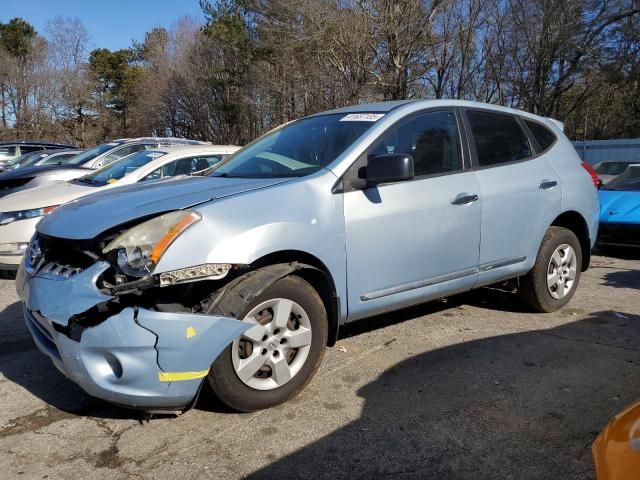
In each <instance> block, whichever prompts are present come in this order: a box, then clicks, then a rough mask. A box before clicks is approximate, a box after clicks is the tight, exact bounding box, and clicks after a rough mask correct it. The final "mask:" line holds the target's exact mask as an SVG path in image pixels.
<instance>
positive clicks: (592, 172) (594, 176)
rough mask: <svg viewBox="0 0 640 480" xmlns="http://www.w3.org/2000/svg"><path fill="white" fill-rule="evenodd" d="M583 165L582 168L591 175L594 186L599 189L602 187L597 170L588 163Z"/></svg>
mask: <svg viewBox="0 0 640 480" xmlns="http://www.w3.org/2000/svg"><path fill="white" fill-rule="evenodd" d="M581 165H582V168H584V169H585V170H586V171H587V172H588V173H589V175H591V180H592V181H593V186H594V187H596V188H598V186H599V185H600V180H599V179H598V172H596V171H595V169H594V168H593V167H592V166H591V165H589V164H588V163H586V162H582V164H581Z"/></svg>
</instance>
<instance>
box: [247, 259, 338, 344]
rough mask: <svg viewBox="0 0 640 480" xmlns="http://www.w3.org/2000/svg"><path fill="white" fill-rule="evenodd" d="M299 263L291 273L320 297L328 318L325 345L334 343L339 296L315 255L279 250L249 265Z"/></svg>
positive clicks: (326, 271)
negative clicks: (308, 285) (327, 333)
mask: <svg viewBox="0 0 640 480" xmlns="http://www.w3.org/2000/svg"><path fill="white" fill-rule="evenodd" d="M294 263H297V264H299V266H300V268H297V269H296V270H294V271H293V272H291V274H292V275H297V276H299V277H301V278H303V279H304V280H305V281H307V282H309V284H311V286H312V287H313V288H314V289H315V290H316V292H318V295H320V298H321V299H322V301H323V303H324V305H325V309H326V310H327V318H328V320H329V336H328V339H327V345H328V346H330V347H331V346H333V345H335V343H336V341H337V339H338V330H339V326H340V297H339V296H338V291H337V289H336V284H335V281H334V279H333V276H332V275H331V272H330V270H329V268H327V266H326V265H325V263H324V262H323V261H322V260H320V259H319V258H318V257H316V256H315V255H312V254H310V253H308V252H304V251H301V250H280V251H276V252H272V253H269V254H267V255H264V256H262V257H260V258H258V259H256V260H254V261H253V262H251V267H252V268H255V269H258V268H263V267H266V266H269V265H277V264H294Z"/></svg>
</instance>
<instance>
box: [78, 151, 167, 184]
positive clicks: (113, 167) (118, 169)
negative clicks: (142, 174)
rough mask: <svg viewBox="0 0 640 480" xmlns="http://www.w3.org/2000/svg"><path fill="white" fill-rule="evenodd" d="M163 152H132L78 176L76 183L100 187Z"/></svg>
mask: <svg viewBox="0 0 640 480" xmlns="http://www.w3.org/2000/svg"><path fill="white" fill-rule="evenodd" d="M165 154H166V153H165V152H155V151H150V150H145V151H142V152H137V153H132V154H131V155H129V156H127V157H124V158H121V159H120V160H116V161H115V162H112V163H110V164H109V165H106V166H104V167H102V168H100V169H98V170H96V171H95V172H92V173H90V174H89V175H85V176H84V177H80V178H78V179H77V180H75V181H76V182H77V183H86V184H89V185H92V186H96V187H101V186H104V185H106V184H108V183H113V182H115V181H117V180H120V179H121V178H122V177H124V176H125V175H128V174H130V173H131V172H134V171H135V170H137V169H139V168H140V167H142V166H144V165H146V164H147V163H149V162H151V161H153V160H155V159H156V158H160V157H161V156H163V155H165Z"/></svg>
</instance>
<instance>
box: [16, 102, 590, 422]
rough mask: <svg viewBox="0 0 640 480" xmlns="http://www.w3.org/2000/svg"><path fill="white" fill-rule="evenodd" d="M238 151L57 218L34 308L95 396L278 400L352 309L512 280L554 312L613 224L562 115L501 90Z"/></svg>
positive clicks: (291, 130) (40, 233)
mask: <svg viewBox="0 0 640 480" xmlns="http://www.w3.org/2000/svg"><path fill="white" fill-rule="evenodd" d="M219 165H220V166H219V167H218V168H216V170H215V171H214V172H213V173H211V174H210V175H209V176H207V177H195V178H186V179H183V180H173V181H160V182H151V183H149V184H144V185H135V186H127V187H121V188H116V189H112V190H110V191H109V192H108V193H105V194H96V195H91V196H88V197H85V198H83V199H81V200H78V201H74V202H72V203H69V204H67V205H66V206H63V207H60V208H58V209H57V210H55V211H54V212H53V213H52V214H51V215H49V216H47V217H44V218H43V220H42V221H41V222H40V223H39V224H38V227H37V233H36V235H35V236H34V238H33V239H32V241H31V243H30V246H29V248H28V251H27V253H26V256H25V260H24V262H23V265H22V266H21V268H20V271H19V274H18V279H17V288H18V292H19V294H20V297H21V299H22V301H23V302H24V317H25V321H26V324H27V326H28V328H29V330H30V332H31V334H32V335H33V338H34V340H35V342H36V344H37V346H38V347H39V348H40V350H41V351H42V352H44V353H45V354H46V355H48V356H49V357H50V358H51V359H52V361H53V362H54V364H55V365H56V366H57V367H58V368H59V369H60V370H61V371H62V372H63V373H64V374H65V375H67V376H68V377H69V378H70V379H71V380H73V381H74V382H76V383H77V384H79V385H80V386H81V387H82V388H83V389H85V390H86V391H87V392H88V393H89V394H91V395H95V396H96V397H100V398H103V399H106V400H108V401H111V402H114V403H117V404H121V405H127V406H134V407H138V408H144V409H147V410H150V411H157V410H173V411H176V410H183V409H185V408H188V407H189V406H190V405H192V404H193V402H194V401H195V399H196V398H197V396H198V393H199V392H200V389H201V386H202V384H203V381H204V379H205V378H206V379H207V380H208V382H209V383H210V385H211V387H212V388H213V390H214V392H215V393H216V394H217V395H218V396H219V397H220V399H221V400H222V401H224V402H225V403H226V404H228V405H229V406H231V407H233V408H234V409H237V410H240V411H252V410H256V409H261V408H267V407H270V406H273V405H276V404H278V403H280V402H283V401H285V400H287V399H290V398H291V397H292V396H294V395H296V394H297V393H298V392H300V390H302V388H304V386H305V385H306V384H307V383H308V382H309V380H310V379H311V378H312V376H313V374H314V373H315V371H316V370H317V368H318V366H319V365H320V362H321V359H322V356H323V352H324V349H325V347H326V346H327V345H332V344H333V343H334V342H335V341H336V338H337V336H338V330H339V327H340V326H341V325H343V324H344V323H347V322H351V321H354V320H360V319H363V318H366V317H370V316H372V315H375V314H379V313H383V312H388V311H391V310H396V309H400V308H403V307H406V306H409V305H414V304H417V303H421V302H426V301H429V300H433V299H436V298H440V297H444V296H448V295H452V294H455V293H458V292H463V291H466V290H470V289H473V288H478V287H481V286H483V285H489V284H495V283H497V282H502V281H506V280H509V279H516V280H517V284H518V286H519V289H520V291H521V293H522V296H523V298H524V299H525V300H526V301H527V302H528V304H529V305H530V306H531V307H532V308H533V309H534V310H536V311H540V312H550V311H553V310H556V309H558V308H560V307H562V306H564V305H565V304H566V303H567V302H568V301H569V299H570V298H571V297H572V295H573V294H574V292H575V290H576V288H577V286H578V282H579V280H580V273H581V272H582V271H584V270H585V269H586V268H587V267H588V265H589V258H590V250H591V247H592V245H593V243H594V240H595V238H596V232H597V227H598V199H597V194H596V188H595V186H594V180H593V178H592V177H590V175H589V172H588V171H587V169H586V168H583V166H581V163H580V160H579V158H578V156H577V154H576V152H575V150H574V148H573V146H572V145H571V143H570V142H569V141H568V140H567V138H566V137H565V135H564V134H563V133H562V125H561V124H560V123H559V122H556V121H554V120H550V119H545V118H540V117H537V116H535V115H531V114H528V113H525V112H521V111H517V110H511V109H507V108H501V107H496V106H492V105H486V104H479V103H472V102H462V101H448V100H447V101H445V100H442V101H403V102H391V103H378V104H370V105H360V106H354V107H349V108H344V109H339V110H334V111H330V112H325V113H320V114H317V115H313V116H310V117H307V118H303V119H301V120H298V121H295V122H292V123H289V124H287V125H285V126H283V127H281V128H279V129H276V130H274V131H272V132H270V133H268V134H266V135H265V136H263V137H262V138H260V139H258V140H256V141H255V142H253V143H252V144H250V145H248V146H247V147H245V148H244V149H242V150H240V151H239V152H238V153H237V154H235V155H234V156H232V157H231V158H229V159H228V160H225V161H223V162H221V163H220V164H219ZM487 295H490V293H489V292H487Z"/></svg>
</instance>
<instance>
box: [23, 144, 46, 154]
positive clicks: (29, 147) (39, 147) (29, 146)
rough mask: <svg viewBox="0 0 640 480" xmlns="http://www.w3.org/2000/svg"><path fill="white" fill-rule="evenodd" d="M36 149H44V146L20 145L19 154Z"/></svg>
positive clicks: (35, 150)
mask: <svg viewBox="0 0 640 480" xmlns="http://www.w3.org/2000/svg"><path fill="white" fill-rule="evenodd" d="M38 150H44V147H41V146H38V145H20V155H24V154H25V153H30V152H37V151H38Z"/></svg>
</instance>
